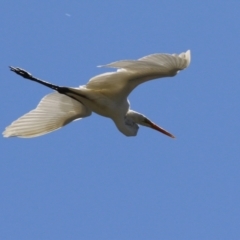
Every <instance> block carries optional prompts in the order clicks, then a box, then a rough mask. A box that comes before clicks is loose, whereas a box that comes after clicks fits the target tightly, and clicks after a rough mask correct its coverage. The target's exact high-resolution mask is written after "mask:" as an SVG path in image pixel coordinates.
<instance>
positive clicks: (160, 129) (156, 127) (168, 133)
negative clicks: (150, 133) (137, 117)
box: [145, 118, 175, 138]
mask: <svg viewBox="0 0 240 240" xmlns="http://www.w3.org/2000/svg"><path fill="white" fill-rule="evenodd" d="M145 123H147V124H149V127H150V128H152V129H154V130H157V131H158V132H161V133H163V134H165V135H167V136H169V137H171V138H175V137H174V136H173V135H172V134H171V133H170V132H168V131H167V130H165V129H163V128H161V127H159V126H158V125H156V124H155V123H153V122H151V121H150V120H149V119H147V118H146V119H145Z"/></svg>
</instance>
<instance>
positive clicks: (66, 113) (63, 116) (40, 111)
mask: <svg viewBox="0 0 240 240" xmlns="http://www.w3.org/2000/svg"><path fill="white" fill-rule="evenodd" d="M89 115H91V111H90V110H89V109H88V108H87V107H85V106H84V105H83V104H81V103H80V102H78V101H76V100H74V99H72V98H70V97H68V96H66V95H64V94H59V93H58V92H53V93H51V94H48V95H46V96H45V97H44V98H43V99H42V100H41V101H40V103H39V104H38V106H37V107H36V108H35V109H34V110H32V111H30V112H29V113H26V114H25V115H23V116H22V117H20V118H18V119H17V120H16V121H14V122H13V123H12V124H11V125H10V126H8V127H6V129H5V131H4V132H3V136H4V137H21V138H32V137H37V136H41V135H44V134H47V133H50V132H52V131H55V130H57V129H59V128H61V127H63V126H65V125H66V124H68V123H70V122H72V121H74V120H77V119H80V118H83V117H87V116H89Z"/></svg>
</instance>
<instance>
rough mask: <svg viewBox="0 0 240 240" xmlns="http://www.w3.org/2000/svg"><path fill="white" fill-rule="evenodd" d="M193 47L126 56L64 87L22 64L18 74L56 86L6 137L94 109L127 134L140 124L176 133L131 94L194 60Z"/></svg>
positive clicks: (43, 129)
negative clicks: (137, 105)
mask: <svg viewBox="0 0 240 240" xmlns="http://www.w3.org/2000/svg"><path fill="white" fill-rule="evenodd" d="M190 60H191V55H190V50H188V51H186V52H183V53H181V54H165V53H157V54H152V55H148V56H145V57H143V58H140V59H138V60H123V61H117V62H113V63H110V64H107V65H103V66H100V67H109V68H116V69H117V71H115V72H106V73H103V74H100V75H97V76H95V77H93V78H91V79H90V80H89V82H88V83H87V84H86V85H83V86H80V87H61V86H57V85H54V84H51V83H48V82H46V81H43V80H41V79H39V78H36V77H34V76H32V75H31V74H30V73H29V72H27V71H25V70H24V69H21V68H18V67H10V70H11V71H13V72H15V73H16V74H18V75H20V76H22V77H24V78H26V79H28V80H31V81H34V82H37V83H40V84H42V85H44V86H46V87H49V88H51V89H53V90H55V91H54V92H53V93H50V94H48V95H46V96H45V97H44V98H43V99H42V100H41V101H40V103H39V104H38V105H37V107H36V108H35V109H34V110H32V111H30V112H29V113H26V114H25V115H23V116H22V117H20V118H18V119H17V120H16V121H14V122H13V123H12V124H11V125H9V126H8V127H6V129H5V131H4V132H3V136H4V137H21V138H32V137H37V136H41V135H44V134H47V133H50V132H52V131H55V130H57V129H59V128H61V127H63V126H65V125H67V124H68V123H70V122H72V121H74V120H79V119H81V118H84V117H88V116H90V115H91V113H92V112H94V113H97V114H99V115H101V116H104V117H108V118H111V119H112V120H113V122H114V123H115V125H116V127H117V128H118V130H119V131H120V132H121V133H123V134H124V135H126V136H136V135H137V132H138V129H139V126H138V125H142V126H145V127H149V128H152V129H155V130H157V131H159V132H161V133H163V134H165V135H167V136H169V137H172V138H174V136H173V135H172V134H171V133H169V132H168V131H166V130H165V129H163V128H162V127H159V126H158V125H156V124H155V123H153V122H152V121H151V120H149V119H148V118H147V117H146V116H144V115H143V114H140V113H138V112H136V111H133V110H131V109H130V103H129V101H128V95H129V94H130V93H131V92H132V90H133V89H134V88H135V87H137V86H138V85H139V84H141V83H144V82H146V81H149V80H152V79H157V78H162V77H172V76H175V75H176V74H177V73H178V72H179V71H180V70H183V69H185V68H187V67H188V66H189V64H190Z"/></svg>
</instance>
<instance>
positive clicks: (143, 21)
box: [0, 0, 240, 240]
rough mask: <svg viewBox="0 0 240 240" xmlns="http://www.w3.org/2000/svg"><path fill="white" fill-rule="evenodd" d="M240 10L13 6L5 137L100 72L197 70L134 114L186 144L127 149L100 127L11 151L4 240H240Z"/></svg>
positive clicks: (7, 37) (169, 4) (5, 76)
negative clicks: (153, 64) (152, 67)
mask: <svg viewBox="0 0 240 240" xmlns="http://www.w3.org/2000/svg"><path fill="white" fill-rule="evenodd" d="M239 22H240V2H239V1H233V0H229V1H221V0H220V1H206V0H205V1H200V0H199V1H198V0H197V1H190V0H183V1H179V0H166V1H158V0H155V1H154V0H152V1H139V0H132V1H131V0H122V1H110V0H107V1H76V0H75V1H67V0H63V1H27V0H22V1H13V0H10V1H4V2H3V3H2V4H1V9H0V29H1V41H0V42H1V44H0V48H1V51H0V53H1V58H0V75H1V76H0V77H1V81H0V89H1V95H0V97H1V100H0V101H1V104H0V112H1V121H0V129H1V131H3V130H4V128H5V127H6V126H7V125H9V124H10V123H11V122H12V121H13V120H15V119H16V118H18V117H20V116H21V115H23V114H24V113H26V112H28V111H30V110H31V109H33V108H35V106H36V105H37V104H38V102H39V101H40V99H41V98H42V97H43V96H44V95H46V94H48V93H50V92H51V91H50V90H49V89H47V88H44V87H43V86H40V85H38V84H36V83H32V82H29V81H26V80H24V79H23V78H20V77H19V76H17V75H15V74H14V73H12V72H10V71H9V69H8V66H9V65H13V66H19V67H22V68H24V69H26V70H28V71H30V72H31V73H32V74H33V75H35V76H37V77H39V78H42V79H45V80H47V81H50V82H53V83H56V84H59V85H63V86H78V85H83V84H85V83H86V82H87V81H88V79H89V78H90V77H92V76H94V75H97V74H100V73H102V72H104V71H106V70H108V69H99V68H96V66H97V65H100V64H106V63H109V62H112V61H116V60H122V59H137V58H140V57H142V56H145V55H148V54H152V53H161V52H164V53H165V52H167V53H180V52H183V51H186V50H188V49H191V52H192V62H191V65H190V67H189V68H188V69H186V70H184V71H182V72H181V73H180V74H179V75H178V76H176V77H174V78H166V79H162V80H156V81H151V82H148V83H146V84H143V85H141V86H139V87H138V88H137V89H136V90H135V91H134V92H133V93H132V94H131V96H130V101H131V106H132V108H133V109H134V110H136V111H138V112H141V113H143V114H145V115H146V116H148V117H149V118H150V119H152V120H153V121H154V122H156V123H157V124H159V125H160V126H162V127H164V128H166V129H167V130H169V131H170V132H172V133H173V134H174V135H176V137H177V139H176V140H173V139H171V138H168V137H166V136H164V135H162V134H160V133H158V132H156V131H153V130H151V129H148V128H144V127H141V129H140V131H139V133H138V136H137V137H133V138H127V137H125V136H124V135H122V134H121V133H120V132H119V131H118V130H117V129H116V127H115V126H114V124H113V122H112V121H111V120H109V119H106V118H103V117H100V116H98V115H96V114H93V115H92V116H91V117H89V118H86V119H83V120H81V121H78V122H74V123H72V124H70V125H68V126H66V127H65V128H63V129H61V130H59V131H56V132H53V133H51V134H48V135H45V136H42V137H39V138H33V139H18V138H10V139H5V138H2V137H1V138H0V146H1V151H0V159H1V160H0V195H1V197H0V239H4V240H8V239H11V240H12V239H13V240H15V239H16V240H22V239H23V240H26V239H31V240H32V239H34V240H36V239H39V240H42V239H44V240H45V239H47V240H48V239H58V240H61V239H83V240H95V239H96V240H99V239H112V240H122V239H124V240H134V239H137V240H146V239H149V240H158V239H164V240H175V239H176V240H179V239H184V240H185V239H194V240H196V239H200V240H202V239H204V240H205V239H206V240H208V239H210V240H212V239H218V240H219V239H231V240H235V239H240V221H239V219H240V150H239V142H240V140H239V132H240V126H239V124H240V114H239V104H240V97H239V96H240V94H239V93H240V76H239V66H240V65H239V59H240V58H239V56H240V47H239V46H240V44H239V39H240V31H239Z"/></svg>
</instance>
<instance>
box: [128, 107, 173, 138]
mask: <svg viewBox="0 0 240 240" xmlns="http://www.w3.org/2000/svg"><path fill="white" fill-rule="evenodd" d="M127 121H128V122H129V123H131V124H132V125H134V124H136V125H137V124H139V125H142V126H145V127H149V128H152V129H154V130H157V131H159V132H161V133H163V134H165V135H167V136H169V137H171V138H175V137H174V136H173V135H172V134H171V133H170V132H168V131H166V130H165V129H163V128H162V127H159V126H158V125H157V124H155V123H153V122H152V121H151V120H149V119H148V118H147V117H145V116H144V115H142V114H140V113H138V112H135V111H132V110H129V111H128V113H127V115H126V120H125V123H126V124H127Z"/></svg>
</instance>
